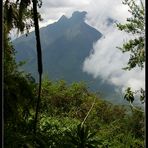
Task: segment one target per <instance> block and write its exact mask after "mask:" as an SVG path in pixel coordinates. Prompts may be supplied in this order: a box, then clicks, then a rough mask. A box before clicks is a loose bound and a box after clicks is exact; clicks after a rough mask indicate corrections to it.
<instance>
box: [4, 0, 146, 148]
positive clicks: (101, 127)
mask: <svg viewBox="0 0 148 148" xmlns="http://www.w3.org/2000/svg"><path fill="white" fill-rule="evenodd" d="M23 2H27V4H26V3H23ZM25 4H26V5H25ZM29 5H30V1H23V0H22V1H19V0H18V1H17V3H14V2H12V3H10V2H9V1H8V0H6V1H5V3H4V31H3V34H4V147H6V148H44V147H45V148H46V147H47V148H144V145H145V141H144V139H145V132H144V131H145V125H144V123H145V122H144V113H143V112H141V111H139V110H140V108H139V110H135V109H134V108H130V107H128V106H121V105H114V104H112V103H110V102H107V101H104V100H103V98H101V97H100V96H99V94H95V93H92V92H90V91H88V88H87V86H86V85H85V83H82V82H81V83H76V82H73V83H72V84H67V83H66V82H65V81H64V80H60V81H51V80H49V79H48V77H43V79H42V87H41V96H40V105H39V111H38V120H37V122H36V121H35V115H36V102H37V99H38V92H39V83H37V82H36V81H35V79H34V78H33V77H32V76H31V75H30V74H28V73H25V72H23V71H20V70H18V69H19V67H20V66H22V64H23V62H20V63H19V64H17V63H16V61H15V49H14V48H13V46H12V43H11V38H10V37H9V32H10V30H11V29H12V28H15V27H16V28H18V29H19V30H20V31H23V30H24V29H25V27H26V24H25V21H24V20H25V19H28V18H29V19H31V20H30V21H31V22H32V21H33V19H32V18H33V13H32V11H33V9H32V8H31V9H30V10H28V7H27V6H29ZM18 6H19V7H18ZM20 8H21V9H20ZM20 10H21V11H20ZM22 11H24V12H22ZM38 16H39V15H38ZM18 18H19V19H18ZM27 27H28V26H27ZM35 122H36V123H37V126H36V125H35V124H36V123H35ZM35 126H36V132H34V127H35Z"/></svg>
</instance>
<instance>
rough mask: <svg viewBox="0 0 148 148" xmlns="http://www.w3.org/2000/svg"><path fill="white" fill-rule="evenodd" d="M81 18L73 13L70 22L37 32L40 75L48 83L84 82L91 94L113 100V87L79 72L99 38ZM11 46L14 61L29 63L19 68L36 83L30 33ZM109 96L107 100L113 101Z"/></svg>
mask: <svg viewBox="0 0 148 148" xmlns="http://www.w3.org/2000/svg"><path fill="white" fill-rule="evenodd" d="M85 16H86V12H85V11H82V12H79V11H76V12H74V13H73V14H72V16H71V17H70V18H67V17H66V16H64V15H63V16H62V17H61V18H60V19H59V20H58V21H57V22H55V23H53V24H49V25H47V26H46V27H43V28H41V29H40V37H41V46H42V56H43V72H44V74H46V75H48V76H49V78H50V79H52V80H60V79H64V80H66V81H67V82H68V83H72V82H73V81H84V82H86V83H87V84H88V87H89V88H90V89H91V90H93V91H98V90H99V91H100V92H103V93H104V94H105V95H106V97H107V96H108V95H109V94H112V95H113V96H114V93H115V90H114V89H115V86H113V85H111V84H108V83H106V82H105V83H104V82H102V80H101V78H97V79H94V78H93V77H92V76H91V75H88V74H87V73H84V72H83V70H82V66H83V62H84V60H85V58H86V57H88V56H89V54H90V52H91V50H92V48H93V44H94V43H95V42H96V41H97V40H99V39H100V38H101V37H102V33H101V32H99V31H98V30H96V29H95V28H93V27H91V26H89V25H88V24H86V23H85ZM13 44H14V48H15V49H16V51H17V54H16V61H17V62H19V61H21V60H26V59H29V60H28V62H27V64H26V65H24V66H23V67H22V68H23V69H24V70H25V71H27V72H30V73H31V74H32V75H33V77H35V78H36V79H37V78H38V73H37V60H36V47H35V46H36V42H35V35H34V32H31V33H30V34H29V35H28V37H25V36H23V37H20V38H18V39H16V40H14V41H13ZM92 81H93V83H91V84H90V82H92ZM110 96H111V95H110ZM113 96H112V97H111V98H112V99H115V98H114V97H113Z"/></svg>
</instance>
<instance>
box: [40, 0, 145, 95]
mask: <svg viewBox="0 0 148 148" xmlns="http://www.w3.org/2000/svg"><path fill="white" fill-rule="evenodd" d="M42 2H43V4H42V7H41V8H40V9H38V11H39V12H40V13H41V16H42V18H43V21H42V22H40V27H43V26H47V25H48V24H51V23H53V22H55V21H57V20H58V19H59V18H60V17H61V16H62V15H65V16H67V17H68V18H69V17H71V15H72V13H73V12H74V11H86V12H87V15H86V19H85V22H86V23H88V24H89V25H90V26H92V27H94V28H96V29H97V30H99V31H100V32H101V33H102V34H103V37H102V38H101V39H100V40H98V41H97V42H95V43H94V45H93V48H92V49H90V50H91V52H90V55H89V56H88V57H86V59H85V60H84V63H83V71H84V72H86V73H88V74H90V75H92V76H93V77H94V78H97V77H101V78H102V81H108V82H109V83H111V84H114V85H116V86H119V87H121V90H122V92H124V90H125V89H126V88H127V87H128V86H130V87H131V88H132V89H133V90H137V89H140V88H141V87H143V88H144V87H145V68H144V69H142V70H141V69H140V68H135V69H132V70H131V71H125V70H122V68H123V67H125V66H126V64H127V62H128V59H129V54H128V53H124V54H123V53H122V52H121V51H120V50H119V49H117V48H116V47H117V46H119V47H121V46H122V44H123V43H124V42H126V41H128V39H130V38H131V36H130V35H128V34H126V33H125V32H121V31H119V30H118V29H117V27H116V25H115V24H112V25H110V26H108V24H107V19H108V18H112V19H113V20H116V21H117V22H120V23H125V22H126V19H127V17H130V16H131V15H130V13H129V12H128V6H125V5H123V4H122V1H121V0H81V1H80V0H42Z"/></svg>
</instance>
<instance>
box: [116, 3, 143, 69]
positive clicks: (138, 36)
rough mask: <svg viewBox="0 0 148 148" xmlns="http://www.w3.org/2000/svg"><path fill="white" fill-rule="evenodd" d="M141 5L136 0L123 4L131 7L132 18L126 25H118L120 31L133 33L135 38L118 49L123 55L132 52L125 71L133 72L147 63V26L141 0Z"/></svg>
mask: <svg viewBox="0 0 148 148" xmlns="http://www.w3.org/2000/svg"><path fill="white" fill-rule="evenodd" d="M140 2H141V5H140V6H139V5H137V4H136V3H135V1H134V0H124V2H123V4H124V5H128V6H129V8H130V9H129V12H130V13H131V15H132V17H131V18H127V23H126V24H120V23H119V24H117V27H118V28H119V30H121V31H122V30H123V31H125V32H127V33H131V34H132V35H134V36H135V38H134V39H131V40H129V41H128V42H126V43H124V44H123V46H122V47H118V48H119V49H120V50H121V51H122V52H123V53H124V52H130V58H129V61H128V64H127V65H128V66H127V67H125V68H124V69H125V70H131V69H132V68H134V67H136V66H139V67H140V68H143V67H144V62H145V49H144V42H145V24H144V19H145V17H144V6H143V3H142V1H141V0H140Z"/></svg>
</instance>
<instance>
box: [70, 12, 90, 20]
mask: <svg viewBox="0 0 148 148" xmlns="http://www.w3.org/2000/svg"><path fill="white" fill-rule="evenodd" d="M86 14H87V12H86V11H82V12H80V11H75V12H73V14H72V17H71V19H74V20H82V21H83V20H84V19H85V16H86Z"/></svg>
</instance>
